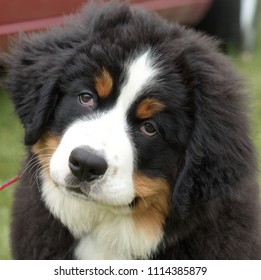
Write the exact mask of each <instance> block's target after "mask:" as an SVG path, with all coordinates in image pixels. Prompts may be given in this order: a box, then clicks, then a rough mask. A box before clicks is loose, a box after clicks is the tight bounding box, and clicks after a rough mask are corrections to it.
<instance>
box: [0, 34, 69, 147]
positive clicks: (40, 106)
mask: <svg viewBox="0 0 261 280" xmlns="http://www.w3.org/2000/svg"><path fill="white" fill-rule="evenodd" d="M66 36H70V34H69V33H68V34H64V33H63V30H62V29H58V30H57V31H56V30H53V31H49V32H46V33H39V34H37V33H36V34H32V35H30V36H27V35H24V34H23V35H20V37H19V38H18V40H16V41H15V42H14V44H13V45H14V47H13V48H12V49H11V52H10V53H9V54H5V55H4V56H2V58H1V60H2V62H3V63H2V64H3V65H4V69H5V77H4V81H3V85H4V88H5V89H6V90H7V92H9V93H10V96H11V99H12V101H13V103H14V106H15V109H16V112H17V114H18V116H19V118H20V120H21V122H22V124H23V126H24V128H25V144H26V145H33V144H35V143H36V142H37V141H38V139H39V138H40V136H41V134H42V132H43V130H44V128H45V126H46V124H47V122H48V119H49V117H50V115H51V113H52V111H53V109H54V107H55V105H56V102H57V100H58V92H57V90H56V84H57V79H58V77H59V75H60V72H61V69H62V67H63V65H64V60H65V58H66V57H67V56H66V54H68V52H69V50H70V49H71V48H72V45H73V44H72V43H71V44H69V43H68V40H66Z"/></svg>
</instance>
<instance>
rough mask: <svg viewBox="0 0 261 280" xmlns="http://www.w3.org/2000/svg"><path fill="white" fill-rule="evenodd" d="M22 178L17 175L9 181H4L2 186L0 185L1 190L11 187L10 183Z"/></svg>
mask: <svg viewBox="0 0 261 280" xmlns="http://www.w3.org/2000/svg"><path fill="white" fill-rule="evenodd" d="M19 179H20V176H19V175H17V176H15V177H14V178H13V179H11V180H9V181H8V182H6V183H4V184H3V185H2V186H0V191H2V190H3V189H5V188H7V187H9V186H10V185H12V184H13V183H15V182H16V181H18V180H19Z"/></svg>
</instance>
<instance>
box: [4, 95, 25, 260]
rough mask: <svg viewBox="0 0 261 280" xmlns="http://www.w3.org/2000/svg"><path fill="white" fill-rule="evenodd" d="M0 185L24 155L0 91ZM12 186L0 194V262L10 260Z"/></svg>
mask: <svg viewBox="0 0 261 280" xmlns="http://www.w3.org/2000/svg"><path fill="white" fill-rule="evenodd" d="M0 112H1V113H0V185H2V184H3V183H4V182H5V181H7V180H9V179H10V178H12V177H14V176H15V175H16V174H17V173H18V171H19V168H20V163H21V160H22V157H23V155H24V150H23V146H22V141H21V140H22V137H23V136H22V135H23V130H22V127H21V125H20V124H19V122H18V120H17V118H16V116H15V114H14V112H13V109H12V107H11V104H10V102H9V100H8V97H7V95H6V94H4V93H3V92H2V91H1V90H0ZM13 190H14V186H12V187H9V188H7V189H5V190H4V191H1V192H0V221H1V225H0V260H1V259H9V258H10V250H9V224H10V208H11V203H12V194H13Z"/></svg>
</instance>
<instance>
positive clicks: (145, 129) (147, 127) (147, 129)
mask: <svg viewBox="0 0 261 280" xmlns="http://www.w3.org/2000/svg"><path fill="white" fill-rule="evenodd" d="M140 131H141V132H142V133H144V134H145V135H147V136H153V135H155V134H156V133H157V129H156V128H155V126H154V124H152V123H151V122H146V123H144V124H143V125H142V126H141V127H140Z"/></svg>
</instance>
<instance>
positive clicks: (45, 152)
mask: <svg viewBox="0 0 261 280" xmlns="http://www.w3.org/2000/svg"><path fill="white" fill-rule="evenodd" d="M60 141H61V138H60V137H59V136H54V135H52V134H51V133H50V132H46V133H44V134H43V136H42V137H41V138H40V139H39V141H38V142H37V143H36V144H35V145H34V146H33V147H32V151H33V152H34V153H35V154H37V157H38V160H39V162H40V164H41V166H42V168H43V169H44V170H45V171H46V172H47V173H48V174H49V172H50V160H51V157H52V155H53V153H54V152H55V151H56V149H57V147H58V146H59V144H60Z"/></svg>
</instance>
